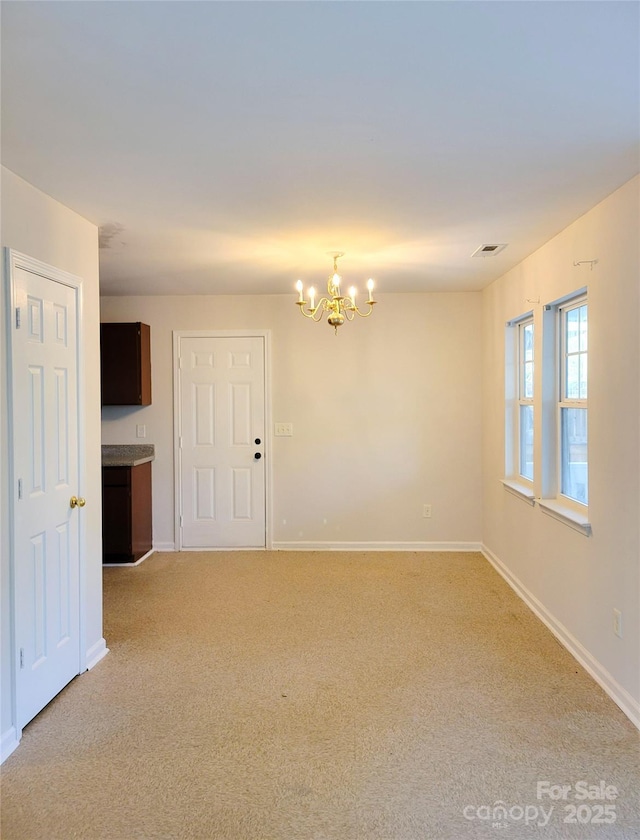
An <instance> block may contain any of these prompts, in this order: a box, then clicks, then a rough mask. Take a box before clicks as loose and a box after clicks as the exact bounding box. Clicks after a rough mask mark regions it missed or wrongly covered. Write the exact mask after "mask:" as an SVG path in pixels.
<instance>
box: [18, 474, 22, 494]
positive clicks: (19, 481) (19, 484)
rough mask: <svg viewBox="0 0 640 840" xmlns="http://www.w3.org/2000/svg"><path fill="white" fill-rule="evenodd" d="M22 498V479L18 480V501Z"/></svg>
mask: <svg viewBox="0 0 640 840" xmlns="http://www.w3.org/2000/svg"><path fill="white" fill-rule="evenodd" d="M21 498H22V479H21V478H19V479H18V499H21Z"/></svg>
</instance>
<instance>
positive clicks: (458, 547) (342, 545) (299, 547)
mask: <svg viewBox="0 0 640 840" xmlns="http://www.w3.org/2000/svg"><path fill="white" fill-rule="evenodd" d="M272 548H273V550H274V551H481V550H482V544H481V543H478V542H332V541H329V540H327V541H317V542H315V541H312V540H310V541H308V542H286V541H284V542H274V543H272Z"/></svg>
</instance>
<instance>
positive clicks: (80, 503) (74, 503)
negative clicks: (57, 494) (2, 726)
mask: <svg viewBox="0 0 640 840" xmlns="http://www.w3.org/2000/svg"><path fill="white" fill-rule="evenodd" d="M86 504H87V500H86V499H83V498H82V496H81V497H80V498H78V497H77V496H72V497H71V498H70V499H69V505H70V507H72V508H76V507H84V506H85V505H86Z"/></svg>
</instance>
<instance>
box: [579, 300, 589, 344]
mask: <svg viewBox="0 0 640 840" xmlns="http://www.w3.org/2000/svg"><path fill="white" fill-rule="evenodd" d="M578 312H579V313H580V350H581V351H582V352H583V353H586V351H587V338H588V333H587V304H586V303H585V304H583V305H582V306H581V307H579V309H578Z"/></svg>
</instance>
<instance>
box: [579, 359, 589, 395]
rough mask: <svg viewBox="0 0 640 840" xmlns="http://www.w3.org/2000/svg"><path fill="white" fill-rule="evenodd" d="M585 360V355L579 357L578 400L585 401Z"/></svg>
mask: <svg viewBox="0 0 640 840" xmlns="http://www.w3.org/2000/svg"><path fill="white" fill-rule="evenodd" d="M587 359H588V356H587V354H586V353H582V354H581V355H580V399H581V400H586V399H587Z"/></svg>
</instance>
